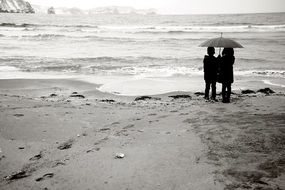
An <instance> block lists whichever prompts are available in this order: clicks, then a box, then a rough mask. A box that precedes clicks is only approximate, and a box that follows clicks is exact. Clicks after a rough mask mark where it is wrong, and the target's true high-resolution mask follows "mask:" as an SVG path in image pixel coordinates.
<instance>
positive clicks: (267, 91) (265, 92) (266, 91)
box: [257, 88, 275, 94]
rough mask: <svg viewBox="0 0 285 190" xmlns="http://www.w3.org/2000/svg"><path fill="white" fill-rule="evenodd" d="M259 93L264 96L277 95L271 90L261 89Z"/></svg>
mask: <svg viewBox="0 0 285 190" xmlns="http://www.w3.org/2000/svg"><path fill="white" fill-rule="evenodd" d="M257 92H261V93H264V94H273V93H275V92H274V91H273V90H271V89H270V88H264V89H259V90H258V91H257Z"/></svg>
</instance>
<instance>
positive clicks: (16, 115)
mask: <svg viewBox="0 0 285 190" xmlns="http://www.w3.org/2000/svg"><path fill="white" fill-rule="evenodd" d="M14 116H15V117H24V114H18V113H17V114H14Z"/></svg>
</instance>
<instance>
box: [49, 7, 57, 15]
mask: <svg viewBox="0 0 285 190" xmlns="http://www.w3.org/2000/svg"><path fill="white" fill-rule="evenodd" d="M47 13H48V14H55V10H54V8H53V7H50V8H48V10H47Z"/></svg>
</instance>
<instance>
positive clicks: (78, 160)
mask: <svg viewBox="0 0 285 190" xmlns="http://www.w3.org/2000/svg"><path fill="white" fill-rule="evenodd" d="M97 88H98V85H94V84H89V83H85V82H79V81H73V80H20V79H19V80H17V79H15V80H0V123H1V124H0V189H3V190H4V189H9V190H10V189H11V190H12V189H161V190H162V189H163V190H165V189H179V190H180V189H193V190H194V189H199V190H215V189H217V190H219V189H229V190H230V189H267V190H269V189H276V190H277V189H285V183H284V182H285V175H284V174H285V170H284V168H285V162H284V160H285V152H284V147H285V134H284V133H285V95H284V91H282V89H274V88H271V87H270V88H271V89H273V90H274V91H275V93H267V94H266V93H262V92H256V91H257V90H259V89H251V90H253V91H254V92H252V93H250V92H247V93H246V92H243V93H242V92H241V91H235V92H234V93H235V94H233V97H232V102H231V103H230V104H223V103H221V101H219V102H206V101H205V100H204V99H203V95H201V94H199V93H195V92H173V93H169V94H162V95H156V96H151V97H141V98H140V97H133V96H115V95H112V94H107V93H102V92H99V91H98V90H97ZM220 98H221V97H220V96H218V99H219V100H220Z"/></svg>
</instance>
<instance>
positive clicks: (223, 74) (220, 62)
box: [203, 47, 235, 103]
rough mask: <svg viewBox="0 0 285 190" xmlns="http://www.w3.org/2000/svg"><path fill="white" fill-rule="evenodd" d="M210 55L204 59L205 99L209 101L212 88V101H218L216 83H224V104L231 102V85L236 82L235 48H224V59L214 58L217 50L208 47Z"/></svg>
mask: <svg viewBox="0 0 285 190" xmlns="http://www.w3.org/2000/svg"><path fill="white" fill-rule="evenodd" d="M207 53H208V55H205V57H204V61H203V63H204V80H205V83H206V88H205V99H209V91H210V87H212V96H211V99H212V100H214V101H217V100H216V83H217V82H219V83H222V97H223V100H222V101H223V102H224V103H229V102H230V96H231V84H232V83H233V82H234V74H233V64H234V62H235V57H234V50H233V48H224V50H223V51H222V57H221V56H220V55H219V56H218V57H217V58H216V57H215V56H214V54H215V48H214V47H208V49H207Z"/></svg>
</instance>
